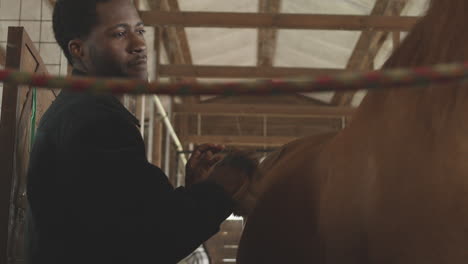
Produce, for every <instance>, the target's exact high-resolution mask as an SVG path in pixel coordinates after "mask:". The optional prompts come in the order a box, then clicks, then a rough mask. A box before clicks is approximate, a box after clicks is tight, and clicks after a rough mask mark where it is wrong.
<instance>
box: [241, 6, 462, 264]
mask: <svg viewBox="0 0 468 264" xmlns="http://www.w3.org/2000/svg"><path fill="white" fill-rule="evenodd" d="M467 14H468V1H467V0H434V1H433V2H432V5H431V8H430V9H429V11H428V13H427V15H426V16H425V17H424V18H423V19H422V20H421V21H420V23H419V24H417V25H416V26H415V28H414V29H413V31H412V32H411V33H410V34H409V35H408V37H407V38H406V40H405V41H404V42H403V43H402V45H401V46H400V48H399V49H397V50H396V52H395V53H394V54H393V55H392V56H391V57H390V59H389V60H388V62H387V63H386V65H385V66H384V68H389V67H414V66H421V65H428V64H435V63H444V62H454V61H462V60H468V34H467V33H466V32H465V30H467V28H468V15H467ZM467 88H468V87H467V85H466V84H458V85H451V86H447V85H445V86H439V87H426V88H421V89H420V88H418V89H410V90H392V91H385V92H375V93H370V94H369V95H368V96H367V97H366V98H365V100H364V101H363V103H362V104H361V106H360V108H359V110H358V112H357V113H356V115H355V117H354V120H353V122H352V123H351V125H350V126H349V127H347V128H346V129H345V130H343V131H342V132H340V133H339V134H338V135H336V136H328V137H327V136H325V138H317V137H312V138H305V139H302V140H300V141H298V142H295V143H292V144H289V145H288V146H286V147H285V149H284V150H283V152H282V153H281V154H277V155H278V157H276V159H275V160H274V162H270V163H269V165H268V166H266V165H264V168H263V169H262V170H263V174H264V175H263V178H262V181H261V184H259V186H261V187H260V188H259V189H260V193H261V195H260V196H259V197H260V198H259V200H258V202H257V204H256V207H255V209H254V210H253V212H252V213H251V214H250V215H249V219H248V221H247V224H246V227H245V231H244V234H243V237H242V240H241V243H240V248H239V254H238V263H240V264H251V263H373V264H377V263H379V264H382V263H396V264H406V263H408V264H410V263H411V264H415V263H426V264H427V263H428V264H436V263H437V264H439V263H440V264H442V263H447V264H458V263H467V261H468V121H467V118H466V115H467V113H468V98H467Z"/></svg>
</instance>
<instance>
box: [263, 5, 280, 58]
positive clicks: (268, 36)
mask: <svg viewBox="0 0 468 264" xmlns="http://www.w3.org/2000/svg"><path fill="white" fill-rule="evenodd" d="M280 7H281V0H259V2H258V11H259V12H260V13H269V14H278V13H279V11H280ZM276 40H277V29H263V28H262V29H259V30H258V43H257V66H261V67H271V66H273V61H274V56H275V51H276Z"/></svg>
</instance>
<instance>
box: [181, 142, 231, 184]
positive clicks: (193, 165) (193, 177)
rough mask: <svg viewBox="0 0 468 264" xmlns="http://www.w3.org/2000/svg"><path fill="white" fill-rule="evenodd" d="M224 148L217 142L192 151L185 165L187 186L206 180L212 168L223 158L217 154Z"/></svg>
mask: <svg viewBox="0 0 468 264" xmlns="http://www.w3.org/2000/svg"><path fill="white" fill-rule="evenodd" d="M223 149H224V147H223V146H220V145H215V144H203V145H200V146H198V147H197V148H196V149H195V150H194V151H193V152H192V155H191V156H190V159H189V160H188V162H187V165H186V166H185V186H187V187H189V186H191V185H193V184H195V183H199V182H202V181H205V180H206V179H207V178H208V171H209V170H210V168H211V167H212V166H213V165H214V164H215V163H216V162H218V161H219V160H220V159H221V156H216V154H217V153H219V152H220V151H222V150H223Z"/></svg>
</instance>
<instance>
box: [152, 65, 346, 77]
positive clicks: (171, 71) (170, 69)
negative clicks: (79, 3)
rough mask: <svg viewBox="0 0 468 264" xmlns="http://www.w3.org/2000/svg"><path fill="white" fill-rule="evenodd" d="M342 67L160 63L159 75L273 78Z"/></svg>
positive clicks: (300, 75)
mask: <svg viewBox="0 0 468 264" xmlns="http://www.w3.org/2000/svg"><path fill="white" fill-rule="evenodd" d="M342 72H344V70H342V69H318V68H293V67H262V66H260V67H249V66H209V65H203V66H201V65H180V64H171V65H160V66H159V71H158V73H159V75H160V76H161V77H191V78H241V79H275V78H292V77H303V76H309V77H310V76H314V75H323V74H337V73H342Z"/></svg>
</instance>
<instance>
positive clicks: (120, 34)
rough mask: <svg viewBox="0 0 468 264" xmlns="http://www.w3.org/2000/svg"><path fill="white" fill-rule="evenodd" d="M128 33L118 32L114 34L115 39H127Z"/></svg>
mask: <svg viewBox="0 0 468 264" xmlns="http://www.w3.org/2000/svg"><path fill="white" fill-rule="evenodd" d="M125 35H126V33H125V32H123V31H122V32H117V33H115V34H114V36H115V37H117V38H122V37H125Z"/></svg>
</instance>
